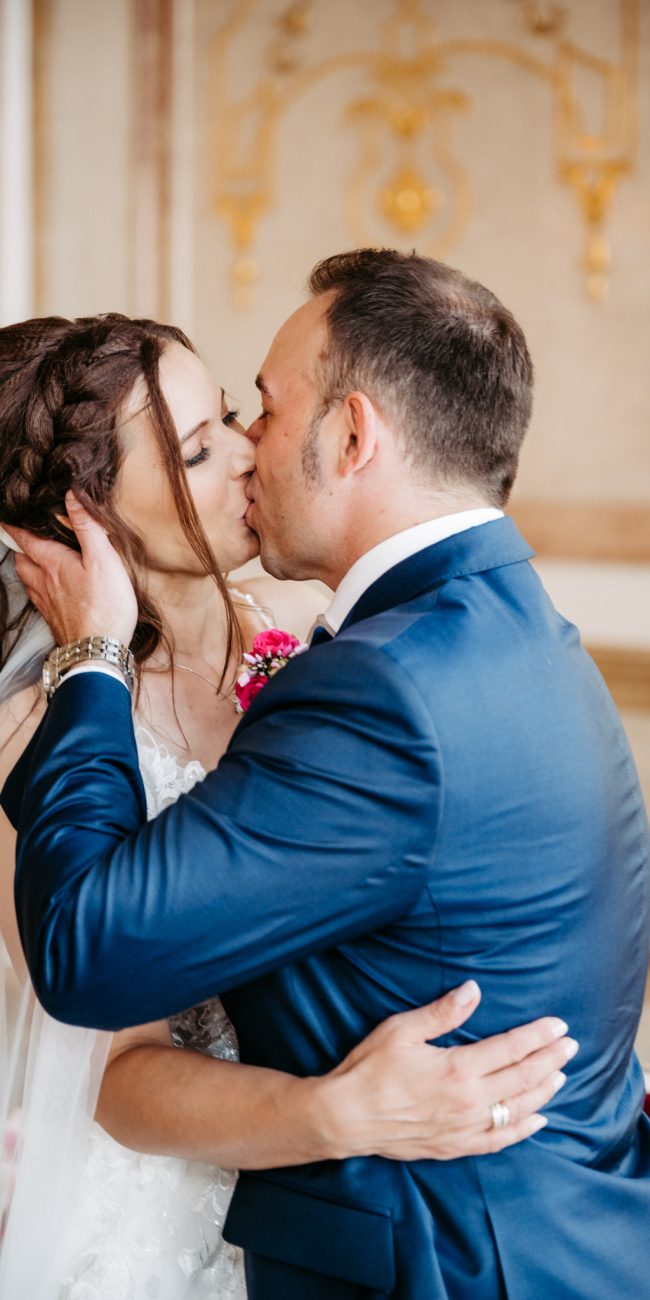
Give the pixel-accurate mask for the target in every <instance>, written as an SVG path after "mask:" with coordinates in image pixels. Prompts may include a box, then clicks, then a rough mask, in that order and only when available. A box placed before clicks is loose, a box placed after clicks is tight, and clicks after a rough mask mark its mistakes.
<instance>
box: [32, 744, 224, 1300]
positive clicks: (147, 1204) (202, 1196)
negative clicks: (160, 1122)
mask: <svg viewBox="0 0 650 1300" xmlns="http://www.w3.org/2000/svg"><path fill="white" fill-rule="evenodd" d="M136 739H137V743H138V752H139V756H140V767H141V771H142V778H143V782H144V787H145V791H146V796H147V814H148V816H149V818H152V817H155V816H157V815H158V813H159V812H161V811H162V809H163V808H166V807H167V806H168V805H169V804H171V803H173V802H174V801H175V800H176V799H177V798H178V797H179V795H181V794H184V793H186V792H187V791H188V790H191V789H192V786H193V785H195V784H196V782H197V781H201V780H203V778H204V777H205V775H206V773H205V769H204V768H203V767H202V766H201V764H200V763H198V762H196V761H192V762H189V763H187V764H186V765H185V766H182V765H181V764H180V763H179V762H178V760H177V758H176V757H175V756H174V755H173V754H171V753H169V752H168V751H167V750H166V749H164V748H163V747H162V746H160V745H158V744H157V742H156V740H155V739H154V737H153V736H152V735H151V733H150V732H148V731H147V730H146V728H144V727H142V726H136ZM170 1030H171V1036H172V1041H173V1042H174V1044H175V1045H176V1046H177V1047H178V1048H191V1049H193V1050H195V1051H199V1052H203V1053H206V1054H208V1055H209V1056H214V1057H219V1058H221V1059H225V1060H229V1061H236V1060H237V1059H238V1051H237V1040H236V1037H235V1031H234V1029H233V1027H232V1025H231V1024H230V1022H229V1020H228V1018H227V1016H226V1014H225V1011H224V1009H223V1007H222V1005H221V1003H220V1001H219V999H218V998H214V999H212V1000H211V1001H209V1002H206V1003H204V1004H202V1005H201V1006H199V1007H194V1008H192V1010H190V1011H186V1012H184V1013H183V1014H182V1015H178V1016H174V1017H173V1018H172V1019H171V1020H170ZM235 1181H236V1174H235V1173H234V1172H233V1171H231V1170H226V1169H217V1168H215V1167H214V1166H210V1165H203V1164H198V1163H194V1162H191V1161H185V1160H179V1159H176V1158H175V1157H170V1156H154V1155H142V1154H140V1153H138V1152H136V1151H131V1150H129V1149H127V1148H126V1147H123V1146H121V1145H120V1144H119V1143H118V1142H115V1141H114V1140H113V1138H111V1137H109V1135H108V1134H107V1133H106V1132H105V1131H104V1130H103V1129H102V1128H100V1126H99V1125H98V1124H95V1123H93V1126H92V1133H91V1138H90V1146H89V1152H88V1159H87V1163H86V1169H85V1171H84V1174H83V1177H82V1181H81V1185H80V1186H79V1188H78V1194H77V1197H76V1204H75V1206H74V1211H73V1216H72V1223H71V1226H70V1235H69V1238H68V1240H67V1242H66V1246H65V1251H64V1256H63V1258H64V1259H65V1272H64V1274H63V1275H62V1277H61V1283H60V1291H59V1295H58V1296H57V1298H56V1300H185V1297H187V1300H190V1297H191V1298H192V1300H194V1298H195V1297H196V1298H197V1300H199V1298H200V1300H231V1298H234V1300H244V1297H245V1295H246V1286H245V1281H244V1267H243V1257H242V1253H241V1251H239V1250H237V1249H236V1248H235V1247H234V1246H230V1245H229V1244H228V1243H227V1242H226V1241H224V1239H223V1236H222V1229H223V1224H224V1220H225V1217H226V1212H227V1209H228V1205H229V1202H230V1198H231V1196H232V1192H233V1188H234V1185H235Z"/></svg>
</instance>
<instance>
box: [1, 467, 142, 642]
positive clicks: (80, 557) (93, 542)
mask: <svg viewBox="0 0 650 1300" xmlns="http://www.w3.org/2000/svg"><path fill="white" fill-rule="evenodd" d="M66 509H67V512H68V521H69V523H70V526H71V527H72V529H73V531H74V533H75V536H76V537H77V540H78V542H79V545H80V547H81V554H78V552H77V551H73V550H71V548H70V547H69V546H63V545H62V544H61V543H60V542H52V541H46V540H44V539H43V538H41V537H34V535H33V534H32V533H28V532H26V531H25V529H24V528H13V527H11V528H10V527H9V526H8V525H6V527H7V532H9V533H10V534H11V536H12V537H13V538H14V539H15V541H16V542H17V543H18V545H19V546H20V548H21V550H22V552H23V553H22V554H18V555H16V572H17V574H18V577H19V578H20V580H21V582H23V583H24V585H25V587H26V589H27V593H28V595H29V598H30V600H31V601H32V603H33V604H34V605H35V606H36V608H37V609H38V610H39V611H40V613H41V614H42V615H43V618H44V619H45V622H46V623H47V624H48V625H49V627H50V629H51V631H52V634H53V636H54V639H55V641H56V642H57V644H58V645H65V644H66V643H67V642H69V641H77V640H79V639H81V638H82V637H87V636H111V637H116V638H117V640H118V641H121V642H123V644H124V645H127V646H128V645H129V643H130V641H131V638H132V636H133V633H134V630H135V625H136V622H137V618H138V607H137V602H136V598H135V593H134V591H133V586H132V584H131V579H130V578H129V575H128V573H127V571H126V569H125V567H124V564H123V563H122V560H121V559H120V557H119V555H118V553H117V551H116V550H114V548H113V547H112V546H111V544H110V542H109V540H108V537H107V535H106V533H105V531H104V529H103V528H102V527H101V525H100V524H98V523H97V521H96V520H95V519H93V517H92V515H90V514H89V513H88V511H87V510H85V509H84V508H83V506H81V505H80V504H79V502H78V501H77V500H76V498H75V497H74V496H73V494H72V492H68V494H67V496H66Z"/></svg>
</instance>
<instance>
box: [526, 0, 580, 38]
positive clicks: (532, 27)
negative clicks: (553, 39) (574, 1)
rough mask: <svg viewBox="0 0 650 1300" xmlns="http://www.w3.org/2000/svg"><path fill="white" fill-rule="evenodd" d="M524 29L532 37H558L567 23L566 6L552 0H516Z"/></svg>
mask: <svg viewBox="0 0 650 1300" xmlns="http://www.w3.org/2000/svg"><path fill="white" fill-rule="evenodd" d="M517 3H518V4H520V5H521V8H522V10H523V19H524V23H525V25H526V27H527V28H528V30H529V31H531V32H532V33H533V35H534V36H559V35H560V33H561V32H562V31H563V29H564V27H565V26H566V23H567V21H568V17H569V15H568V13H567V8H566V5H559V4H554V3H553V0H517Z"/></svg>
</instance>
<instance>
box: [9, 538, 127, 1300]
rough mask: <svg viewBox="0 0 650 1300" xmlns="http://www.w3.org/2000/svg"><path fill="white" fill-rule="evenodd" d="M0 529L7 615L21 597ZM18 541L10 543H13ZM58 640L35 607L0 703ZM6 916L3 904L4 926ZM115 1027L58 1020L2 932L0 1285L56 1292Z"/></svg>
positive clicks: (47, 1294) (34, 675) (24, 1291)
mask: <svg viewBox="0 0 650 1300" xmlns="http://www.w3.org/2000/svg"><path fill="white" fill-rule="evenodd" d="M9 541H10V539H9V538H8V537H7V535H6V534H3V533H1V532H0V572H1V573H2V578H3V581H4V585H5V590H6V591H7V594H8V598H9V617H10V619H11V617H12V616H13V615H15V614H17V613H18V612H19V611H20V609H21V608H22V606H23V605H24V602H25V590H24V587H23V586H22V583H21V582H20V579H19V578H18V576H17V574H16V570H15V565H14V562H13V556H12V554H11V553H10V549H9V546H8V545H7V543H8V542H9ZM12 549H13V543H12ZM51 647H52V637H51V634H50V631H49V628H48V627H47V625H46V624H45V622H44V621H43V619H42V618H41V617H40V615H39V614H38V613H36V611H34V612H33V614H31V615H30V617H29V618H28V620H27V622H26V623H25V624H24V626H23V629H22V631H21V634H20V637H19V640H18V642H17V644H16V645H15V646H14V647H13V649H12V650H11V653H10V655H9V658H8V660H7V663H6V664H5V666H4V667H3V668H2V670H1V671H0V708H1V707H3V706H4V705H5V704H6V702H7V700H9V699H10V698H11V696H13V695H16V694H17V693H18V692H19V691H21V690H23V689H24V688H25V687H26V686H29V685H32V684H33V683H35V682H37V681H38V680H39V678H40V673H41V667H42V663H43V659H44V657H45V655H46V654H47V653H48V651H49V650H50V649H51ZM4 920H5V918H4V917H3V916H2V915H1V914H0V932H1V931H2V928H3V923H4ZM109 1044H110V1034H104V1033H99V1032H97V1031H96V1030H91V1029H80V1028H76V1027H74V1026H71V1025H63V1024H59V1023H58V1022H57V1021H55V1020H52V1019H51V1017H50V1016H48V1015H47V1014H46V1012H45V1011H43V1009H42V1007H40V1006H39V1004H38V1003H37V1002H36V1000H35V998H34V994H33V991H32V989H31V986H30V984H29V981H25V982H23V984H22V986H21V985H20V984H19V982H18V980H17V977H16V975H15V974H14V972H13V970H12V968H11V963H10V961H9V957H8V953H7V950H6V948H5V945H4V943H3V942H0V1062H1V1066H0V1068H1V1070H2V1076H1V1078H0V1127H1V1135H0V1295H1V1296H6V1297H7V1300H59V1298H60V1297H62V1296H63V1294H64V1291H63V1289H62V1287H61V1272H60V1269H59V1267H58V1260H59V1255H60V1251H61V1250H62V1248H63V1246H64V1243H65V1237H66V1229H67V1226H68V1224H69V1223H70V1220H71V1216H72V1214H73V1212H74V1208H73V1207H74V1197H75V1188H76V1187H77V1184H78V1182H79V1179H80V1176H81V1174H82V1171H83V1168H84V1165H85V1161H86V1157H87V1153H88V1145H89V1140H90V1133H91V1125H92V1118H93V1115H94V1111H95V1106H96V1103H97V1095H98V1092H99V1086H100V1083H101V1079H102V1074H103V1071H104V1067H105V1064H106V1058H107V1054H108V1047H109Z"/></svg>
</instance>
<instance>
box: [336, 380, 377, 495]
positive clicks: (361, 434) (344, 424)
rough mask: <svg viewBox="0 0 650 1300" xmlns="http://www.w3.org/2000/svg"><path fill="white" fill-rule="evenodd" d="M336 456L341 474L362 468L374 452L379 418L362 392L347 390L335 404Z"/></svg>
mask: <svg viewBox="0 0 650 1300" xmlns="http://www.w3.org/2000/svg"><path fill="white" fill-rule="evenodd" d="M339 415H340V424H339V459H338V471H339V474H340V475H341V478H349V477H350V475H351V474H357V473H358V472H359V470H362V469H365V468H366V466H367V465H369V464H370V462H371V461H372V460H373V459H374V457H375V455H376V454H377V448H378V445H379V430H380V425H381V421H380V418H379V414H378V412H377V409H376V407H375V406H373V404H372V402H371V401H370V398H369V397H367V396H366V394H365V393H359V392H355V393H348V395H347V397H345V398H344V400H343V402H342V403H341V406H340V408H339Z"/></svg>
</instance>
